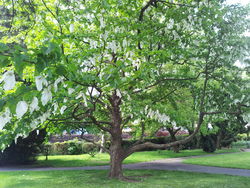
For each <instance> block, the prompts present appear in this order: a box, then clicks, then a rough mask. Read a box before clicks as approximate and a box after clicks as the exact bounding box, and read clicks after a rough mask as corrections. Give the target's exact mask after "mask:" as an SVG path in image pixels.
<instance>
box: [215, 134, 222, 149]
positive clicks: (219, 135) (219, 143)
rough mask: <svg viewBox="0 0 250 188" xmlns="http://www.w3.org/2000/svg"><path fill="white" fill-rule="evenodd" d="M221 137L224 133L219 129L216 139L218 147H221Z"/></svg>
mask: <svg viewBox="0 0 250 188" xmlns="http://www.w3.org/2000/svg"><path fill="white" fill-rule="evenodd" d="M221 137H222V133H221V130H219V133H218V135H217V140H216V148H217V149H221Z"/></svg>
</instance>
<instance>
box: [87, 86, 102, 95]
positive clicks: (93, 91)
mask: <svg viewBox="0 0 250 188" xmlns="http://www.w3.org/2000/svg"><path fill="white" fill-rule="evenodd" d="M88 93H89V94H90V95H92V96H97V95H99V94H100V92H99V91H98V90H97V89H96V88H93V87H88Z"/></svg>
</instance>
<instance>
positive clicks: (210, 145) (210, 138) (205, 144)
mask: <svg viewBox="0 0 250 188" xmlns="http://www.w3.org/2000/svg"><path fill="white" fill-rule="evenodd" d="M214 137H215V135H212V134H210V135H206V136H203V135H202V136H201V146H202V149H203V151H205V152H208V153H213V152H214V151H215V150H216V139H215V138H214Z"/></svg>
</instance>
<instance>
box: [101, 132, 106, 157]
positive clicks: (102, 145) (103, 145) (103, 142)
mask: <svg viewBox="0 0 250 188" xmlns="http://www.w3.org/2000/svg"><path fill="white" fill-rule="evenodd" d="M103 147H105V135H104V134H102V136H101V148H100V153H103V152H104V151H103Z"/></svg>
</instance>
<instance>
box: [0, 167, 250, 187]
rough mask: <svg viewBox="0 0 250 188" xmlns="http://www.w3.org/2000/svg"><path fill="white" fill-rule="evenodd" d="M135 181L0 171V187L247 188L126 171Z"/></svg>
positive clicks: (236, 181)
mask: <svg viewBox="0 0 250 188" xmlns="http://www.w3.org/2000/svg"><path fill="white" fill-rule="evenodd" d="M125 175H127V176H132V177H136V176H143V175H145V176H144V177H141V178H137V179H138V180H140V181H139V182H124V181H119V180H110V179H108V178H107V171H106V170H105V171H104V170H99V171H97V170H89V171H79V170H76V171H16V172H0V179H1V181H0V187H1V188H43V187H46V188H76V187H77V188H84V187H87V188H102V187H103V188H117V187H119V188H138V187H143V188H151V187H155V188H161V187H163V188H166V187H168V188H190V187H192V188H201V187H202V188H211V187H212V188H222V187H225V188H249V185H250V178H249V177H239V176H227V175H215V174H204V173H191V172H177V171H161V170H157V171H156V170H133V171H131V170H126V171H125Z"/></svg>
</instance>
